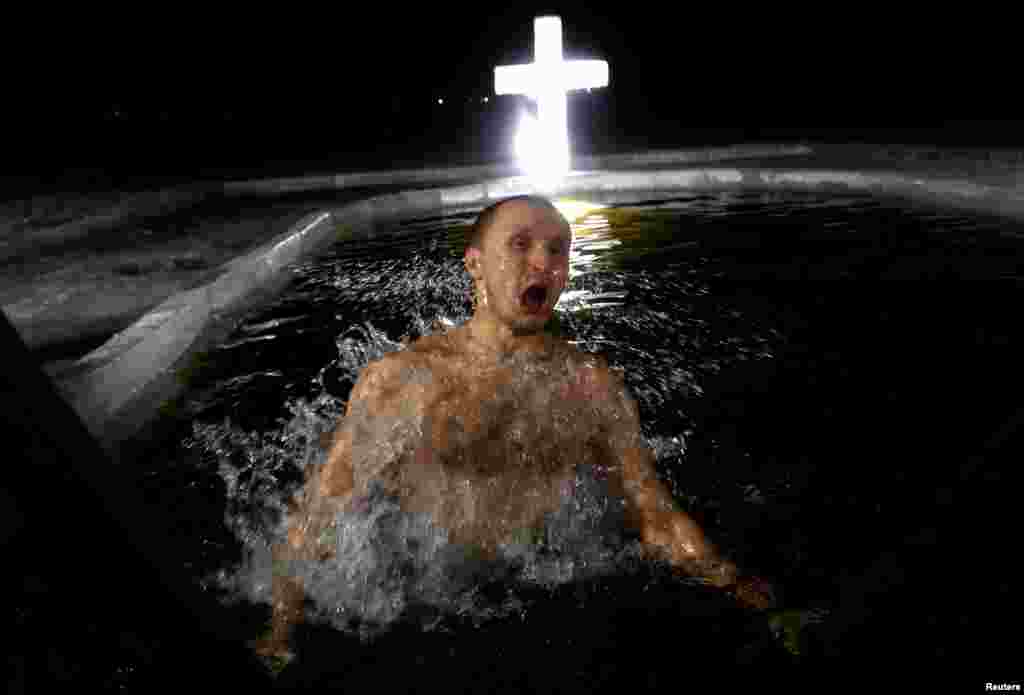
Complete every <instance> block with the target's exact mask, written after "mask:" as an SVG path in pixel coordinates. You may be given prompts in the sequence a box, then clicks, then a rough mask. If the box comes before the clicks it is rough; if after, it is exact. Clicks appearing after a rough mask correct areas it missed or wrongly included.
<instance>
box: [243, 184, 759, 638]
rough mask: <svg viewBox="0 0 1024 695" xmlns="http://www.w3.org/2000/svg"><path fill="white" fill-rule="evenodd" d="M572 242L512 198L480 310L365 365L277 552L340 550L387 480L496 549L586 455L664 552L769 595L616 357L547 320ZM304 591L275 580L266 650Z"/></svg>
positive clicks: (554, 498)
mask: <svg viewBox="0 0 1024 695" xmlns="http://www.w3.org/2000/svg"><path fill="white" fill-rule="evenodd" d="M570 240H571V237H570V236H569V230H568V226H567V225H566V224H565V222H564V220H563V219H562V218H561V217H560V216H559V215H557V213H554V212H553V211H551V210H548V209H546V208H535V207H533V206H530V205H528V204H526V203H525V202H514V203H508V204H506V205H504V206H502V208H500V210H499V213H498V216H497V217H496V219H495V222H494V225H493V227H492V228H491V229H490V231H489V233H488V235H487V237H486V239H485V241H484V243H483V249H482V250H479V251H478V250H477V249H469V250H467V252H466V258H465V262H466V268H467V270H468V271H469V273H470V275H471V276H472V278H473V280H474V285H475V292H476V302H475V304H476V310H475V312H474V315H473V317H472V319H470V320H469V321H467V322H466V323H465V324H463V325H461V326H459V327H457V328H454V329H452V330H449V331H447V332H445V333H442V334H435V335H432V336H428V337H425V338H422V339H420V340H418V341H416V342H414V343H412V344H411V345H409V346H408V347H407V349H405V350H403V351H400V352H395V353H390V354H388V355H386V356H385V357H384V358H382V359H380V360H378V361H376V362H373V363H371V364H370V365H368V366H367V367H366V369H365V370H364V371H363V372H362V374H361V375H360V377H359V379H358V381H357V383H356V385H355V387H354V388H353V391H352V394H351V397H350V399H349V403H348V408H347V411H346V414H345V417H344V418H343V419H342V421H341V423H340V424H339V426H338V428H337V429H336V430H335V432H334V433H333V435H332V436H331V437H330V439H329V442H328V443H327V444H328V447H329V448H328V455H327V458H326V461H325V463H324V464H323V466H322V467H321V468H320V469H319V470H317V471H316V472H315V473H314V474H313V475H311V476H310V478H309V480H308V481H307V483H306V485H305V487H304V489H303V490H302V491H301V492H300V494H299V496H298V497H297V499H296V513H295V514H294V515H292V517H291V518H290V520H289V530H288V541H287V543H284V544H281V545H280V546H278V547H277V548H275V550H274V552H275V556H276V558H277V559H278V560H288V559H307V560H311V559H318V560H325V559H328V558H330V557H331V556H332V555H333V552H334V549H333V545H332V543H331V542H330V539H331V538H332V537H333V536H332V535H331V534H325V533H323V531H324V530H325V529H326V528H328V527H329V526H330V525H331V524H332V523H333V521H334V519H335V515H336V513H337V512H338V511H339V510H343V509H346V508H347V507H348V506H349V505H351V504H353V503H355V502H356V501H357V500H359V499H360V497H361V496H362V495H363V494H365V492H366V491H367V487H368V485H369V483H370V481H374V480H376V481H382V482H383V483H384V485H385V487H386V488H387V489H388V490H389V491H390V492H392V493H394V494H396V495H397V496H398V498H399V500H400V504H401V506H402V508H403V511H409V512H426V513H428V514H430V515H431V518H432V519H433V521H434V523H436V524H438V525H440V526H442V527H444V528H445V529H446V530H447V532H448V534H449V539H450V540H451V541H452V542H459V543H468V544H472V545H474V546H476V547H478V548H480V549H482V550H483V552H485V553H487V554H493V553H497V552H499V548H500V546H501V544H502V543H503V542H507V541H509V540H511V538H512V536H513V535H514V534H516V533H521V532H522V530H523V529H536V528H538V527H539V525H541V524H542V523H543V520H544V517H545V514H547V513H550V512H554V511H555V510H556V509H557V508H558V507H559V505H560V504H562V503H563V501H564V500H565V499H566V496H567V495H568V494H569V492H570V491H571V489H572V483H573V480H574V477H575V472H576V468H577V466H579V465H583V464H589V465H591V466H593V467H594V468H595V470H598V471H599V472H600V475H601V476H602V477H603V478H604V479H605V480H606V482H607V484H608V486H609V490H610V491H611V492H612V493H613V494H614V495H616V496H617V497H618V498H620V499H621V500H622V501H623V502H624V504H625V510H626V518H627V521H628V523H629V524H630V525H631V526H633V527H634V530H635V531H636V532H637V533H638V535H639V537H640V539H641V541H642V542H643V543H644V545H645V547H646V548H647V549H649V550H650V552H651V554H652V555H653V556H659V557H661V558H663V559H666V560H667V561H669V562H670V563H671V564H673V565H674V566H676V567H678V568H679V569H680V570H681V571H682V572H684V573H685V574H687V575H690V576H697V577H701V578H704V579H705V580H706V581H708V582H709V583H711V584H713V585H715V586H718V587H722V588H726V587H730V588H734V589H736V590H737V596H738V597H739V599H740V600H741V601H742V602H744V603H746V604H748V605H751V606H753V607H758V608H763V607H767V606H768V605H769V604H770V603H771V600H770V596H769V594H768V593H767V592H766V591H764V590H760V589H757V588H756V587H757V585H756V584H752V583H749V582H741V583H740V584H739V585H737V575H738V572H737V568H736V566H735V565H734V564H732V563H731V562H729V561H727V560H725V559H724V558H722V557H721V556H720V555H719V553H718V552H717V550H716V549H715V548H714V546H713V545H712V544H711V543H710V542H709V541H708V539H707V538H706V537H705V535H704V533H703V532H702V531H701V529H700V527H699V526H698V525H697V524H696V523H695V522H694V521H693V520H692V519H691V518H690V517H689V516H688V515H686V514H685V512H683V511H682V510H681V509H680V508H679V507H678V505H676V503H675V502H674V500H673V498H672V496H671V493H670V492H669V491H668V489H667V488H666V486H665V485H664V484H663V483H662V482H661V481H659V480H658V478H657V476H656V474H655V469H654V465H653V463H654V462H653V456H652V455H651V452H650V451H649V450H648V449H647V448H646V446H645V445H644V443H643V439H642V436H641V433H640V427H639V418H638V411H637V407H636V403H635V401H634V400H633V399H632V398H631V397H630V395H629V393H628V390H627V389H626V387H625V385H624V383H623V381H622V379H621V377H619V376H618V375H617V374H616V373H615V372H613V371H612V370H610V369H609V368H608V365H607V363H606V361H605V360H604V359H603V358H601V357H599V356H595V355H589V354H585V353H581V352H580V351H578V350H576V349H575V348H574V347H573V346H571V345H569V344H568V343H567V342H565V341H564V340H561V339H557V338H555V337H553V336H551V335H549V334H546V333H544V332H543V326H544V325H545V323H546V322H547V321H548V319H549V318H550V317H551V311H552V309H553V307H554V305H555V304H556V302H557V300H558V296H559V295H560V294H561V292H562V290H563V289H564V287H565V282H566V277H567V274H568V252H569V243H570ZM535 284H540V285H543V286H545V288H546V293H545V296H544V300H543V302H542V303H541V304H540V305H539V306H538V305H537V304H536V303H533V304H531V303H529V302H527V301H526V300H525V297H524V292H525V290H526V288H527V287H529V286H531V285H535ZM321 539H324V540H323V541H321ZM302 600H303V592H302V587H301V586H300V585H299V583H298V581H297V580H295V579H292V578H289V577H275V583H274V607H273V608H274V618H273V624H272V630H271V633H270V634H269V635H268V636H267V637H266V639H265V640H263V642H262V643H261V644H259V645H258V649H259V650H260V651H261V652H262V653H264V654H280V653H282V652H283V651H285V650H286V647H287V643H288V640H289V637H290V634H291V629H292V626H293V625H294V624H295V623H296V622H297V621H299V620H300V619H301V612H302V609H301V607H302Z"/></svg>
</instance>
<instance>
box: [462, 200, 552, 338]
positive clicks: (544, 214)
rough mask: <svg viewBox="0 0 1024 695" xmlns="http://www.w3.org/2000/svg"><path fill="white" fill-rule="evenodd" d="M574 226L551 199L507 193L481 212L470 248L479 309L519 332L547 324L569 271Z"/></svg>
mask: <svg viewBox="0 0 1024 695" xmlns="http://www.w3.org/2000/svg"><path fill="white" fill-rule="evenodd" d="M571 245H572V231H571V229H570V227H569V223H568V222H567V221H566V220H565V218H564V217H562V214H561V213H560V212H559V211H558V208H556V207H555V206H554V205H553V204H552V203H551V201H549V200H547V199H546V198H542V197H540V196H516V197H514V198H506V199H505V200H502V201H499V202H497V203H495V204H494V205H491V206H490V207H488V208H486V209H485V210H483V211H482V212H481V213H480V215H479V216H478V217H477V220H476V223H475V224H474V225H473V229H472V232H471V233H470V239H469V245H468V246H467V248H466V253H465V264H466V270H467V271H468V272H469V274H470V276H471V277H472V278H473V284H474V291H475V293H476V298H477V302H476V311H477V313H483V314H485V315H486V316H487V317H488V318H491V319H494V320H496V321H498V322H499V323H503V324H507V325H509V326H511V327H512V329H513V331H514V332H516V333H535V332H537V331H539V330H541V329H542V328H543V327H544V324H545V323H546V322H547V320H548V319H549V318H550V317H551V311H552V309H553V308H554V306H555V303H556V302H557V301H558V298H559V296H560V295H561V294H562V290H564V289H565V283H566V281H567V279H568V275H569V250H570V247H571Z"/></svg>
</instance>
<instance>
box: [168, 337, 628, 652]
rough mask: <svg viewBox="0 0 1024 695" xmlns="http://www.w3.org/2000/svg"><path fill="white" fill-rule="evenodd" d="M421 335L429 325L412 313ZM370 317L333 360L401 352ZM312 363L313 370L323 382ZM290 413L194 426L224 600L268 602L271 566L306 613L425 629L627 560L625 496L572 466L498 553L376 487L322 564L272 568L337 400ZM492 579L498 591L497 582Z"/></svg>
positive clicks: (360, 363)
mask: <svg viewBox="0 0 1024 695" xmlns="http://www.w3.org/2000/svg"><path fill="white" fill-rule="evenodd" d="M418 326H419V329H420V332H421V335H425V334H427V332H428V331H429V330H430V328H429V326H428V325H427V324H426V322H423V321H420V322H419V324H418ZM402 347H403V346H402V344H401V343H396V342H394V341H390V340H388V338H387V337H386V336H385V334H384V333H383V332H381V331H378V330H377V329H375V328H374V327H373V326H372V324H369V323H367V324H365V325H364V326H360V327H356V328H355V329H353V330H352V331H350V332H349V334H347V335H344V336H342V337H341V338H339V340H338V354H339V360H338V364H336V365H334V366H336V367H340V368H341V369H342V370H343V371H344V372H345V373H348V374H352V375H355V374H358V373H359V372H360V371H361V370H362V368H363V367H364V366H365V365H366V364H367V363H368V362H370V361H372V360H375V359H378V358H379V357H380V356H382V355H383V354H384V353H385V352H391V351H393V350H399V349H402ZM325 370H326V368H325V369H324V370H321V372H320V374H319V375H318V377H317V380H318V381H319V383H321V384H322V383H323V374H324V372H325ZM286 407H287V409H288V411H289V412H290V414H291V417H290V418H284V419H281V420H279V423H280V424H281V428H280V429H279V430H277V431H271V432H264V433H247V432H244V431H242V430H241V429H240V428H239V427H237V426H235V425H232V423H231V421H230V419H227V420H225V422H224V423H223V424H220V425H210V424H199V423H194V424H193V434H192V436H191V437H190V438H189V439H188V440H187V442H186V446H187V447H188V448H199V449H201V450H203V451H204V452H205V453H206V454H207V455H208V456H212V457H214V458H215V459H216V465H217V469H218V472H219V474H220V477H221V478H222V479H223V480H224V482H225V485H226V498H227V506H226V512H225V519H224V521H225V523H226V525H227V526H228V528H230V529H231V531H232V532H233V534H234V535H235V537H236V538H237V539H238V540H239V541H240V542H241V543H242V545H243V547H244V550H245V552H244V557H243V560H242V561H241V563H239V564H238V565H237V566H235V567H232V568H230V569H222V570H220V571H219V572H217V573H215V575H213V576H211V577H208V578H207V580H206V581H205V583H207V584H213V585H216V586H218V587H220V588H221V589H222V590H225V591H226V592H227V593H228V596H229V598H228V600H229V601H237V600H243V599H244V600H249V601H252V602H257V603H265V604H269V603H270V601H271V589H272V586H273V579H274V574H275V572H278V573H281V572H285V573H287V574H290V575H291V576H295V577H298V578H300V579H301V580H302V583H303V586H304V588H305V591H306V594H307V596H308V598H309V599H311V601H312V604H313V605H312V608H311V609H310V612H309V615H308V616H307V617H308V618H310V619H312V620H314V621H320V622H327V623H329V624H331V625H332V626H333V627H335V628H336V629H339V630H342V631H345V632H349V633H354V634H358V635H359V636H360V637H362V638H364V639H365V638H369V637H372V636H374V635H375V634H379V633H380V632H382V631H386V630H387V629H389V626H391V625H392V624H394V623H395V622H396V621H399V620H402V619H403V618H405V617H408V616H411V615H415V616H418V618H417V619H418V620H419V622H420V624H421V625H422V627H424V628H425V629H432V628H433V626H435V625H437V624H438V621H439V619H440V617H442V616H444V615H450V616H462V617H469V618H471V619H472V620H473V621H474V622H475V623H476V622H479V621H486V620H490V619H496V618H504V617H508V616H509V615H515V614H520V613H521V612H522V611H523V610H525V607H526V605H527V602H526V601H524V600H523V599H522V598H521V597H520V596H518V595H517V591H516V590H517V588H524V587H529V588H538V587H539V588H542V589H548V590H552V589H554V587H556V586H558V585H561V584H566V583H569V582H574V581H578V580H582V579H588V578H593V577H596V576H601V575H605V574H609V573H613V572H621V571H622V570H623V569H624V568H628V567H632V566H636V563H637V561H639V559H640V557H641V550H640V545H639V543H638V542H636V541H632V542H626V539H625V538H624V537H623V533H622V531H621V529H623V528H624V523H623V518H622V511H623V501H622V500H621V499H616V498H615V497H614V496H613V495H612V494H611V493H610V492H609V490H608V489H607V488H606V485H605V483H604V482H603V481H602V480H601V476H600V475H599V474H598V472H597V471H596V470H595V468H594V467H593V466H590V465H589V464H588V465H585V466H583V465H581V466H578V467H577V473H576V476H575V480H574V482H573V485H572V488H571V490H566V492H565V494H564V498H563V504H562V505H561V507H560V508H559V509H558V510H557V512H555V513H553V514H548V515H547V518H546V522H545V523H544V524H543V525H542V528H540V529H522V530H521V531H520V532H518V533H514V534H513V536H512V539H511V540H510V541H509V542H507V543H506V544H504V545H502V546H501V547H500V552H499V553H498V555H497V557H484V556H483V554H482V553H481V552H480V551H479V550H478V549H476V548H474V547H472V546H468V545H464V544H459V543H454V542H452V541H451V540H450V539H449V534H448V531H447V530H446V529H445V528H443V527H440V526H438V525H435V524H434V523H433V522H432V520H431V518H430V516H429V515H427V514H423V513H409V512H405V511H403V510H402V509H401V507H400V505H399V504H398V500H397V499H396V498H395V497H394V496H390V495H388V494H387V493H386V492H385V490H384V488H383V486H381V485H380V484H376V483H375V484H371V486H370V488H369V492H368V493H367V494H366V495H364V496H363V497H361V498H360V499H358V500H356V503H355V504H352V505H351V506H350V507H349V508H347V509H346V510H342V511H338V512H337V513H336V514H335V517H334V524H332V525H331V526H330V531H329V532H330V533H331V534H332V537H331V538H329V539H328V543H329V544H330V545H331V546H332V547H333V548H334V550H335V553H334V554H333V557H331V558H330V559H328V560H325V561H312V560H311V561H305V562H300V561H292V562H290V563H288V564H287V566H282V565H278V566H275V564H274V562H273V559H272V554H271V548H272V547H273V545H274V544H276V543H280V542H282V541H283V540H284V538H285V534H286V521H287V514H288V507H289V505H288V500H290V499H291V498H292V497H293V496H294V495H295V494H296V493H297V492H298V491H299V489H300V487H301V485H302V481H303V480H304V479H306V478H307V477H308V475H309V474H310V473H311V472H312V471H314V470H316V469H317V468H318V467H319V466H321V465H322V464H323V463H324V461H325V459H326V451H325V450H324V449H323V447H322V446H321V443H320V442H321V436H322V435H323V434H324V433H327V432H330V431H332V430H333V429H334V428H335V427H336V426H337V421H338V419H339V417H340V416H341V414H342V412H343V410H344V408H343V404H342V403H341V401H340V400H339V399H337V398H335V397H333V396H330V395H329V394H327V393H326V392H321V393H320V394H319V395H318V396H317V397H316V398H314V400H313V401H312V402H308V401H305V400H303V399H298V400H295V401H289V402H288V403H287V404H286ZM496 588H497V589H496Z"/></svg>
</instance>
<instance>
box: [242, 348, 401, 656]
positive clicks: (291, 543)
mask: <svg viewBox="0 0 1024 695" xmlns="http://www.w3.org/2000/svg"><path fill="white" fill-rule="evenodd" d="M401 377H402V373H401V360H400V359H398V358H397V356H392V355H385V356H384V358H382V359H380V360H377V361H375V362H371V363H370V364H368V365H367V366H366V368H364V369H363V372H362V373H361V374H360V375H359V378H358V380H357V381H356V383H355V385H354V386H353V387H352V393H351V394H350V396H349V400H348V405H347V407H346V409H345V416H344V417H343V418H342V421H341V422H340V423H339V425H338V427H337V428H336V429H335V431H334V433H333V435H332V436H331V438H330V442H329V445H328V447H329V448H328V453H327V458H326V460H325V461H324V463H323V464H322V465H321V466H320V468H319V469H318V470H316V471H315V472H314V473H313V474H312V475H311V476H310V478H309V480H307V481H306V484H305V485H304V487H303V490H302V491H301V492H300V493H299V495H298V496H297V500H296V501H297V508H296V509H295V511H294V513H293V514H291V515H290V518H289V519H288V521H287V526H286V528H287V537H286V540H285V541H284V542H283V543H278V544H275V546H274V547H273V548H272V554H273V557H274V564H275V570H274V577H273V585H272V612H273V615H272V618H271V630H270V633H269V634H267V635H265V636H264V637H263V638H262V639H261V640H260V641H259V642H258V643H257V644H256V649H257V652H258V653H261V654H263V655H265V656H282V655H285V654H287V653H288V652H289V650H288V643H289V641H290V639H291V633H292V630H293V628H294V626H295V624H297V623H298V622H299V621H300V620H301V618H302V604H303V601H304V600H305V596H304V591H303V587H302V584H301V582H300V581H299V580H298V578H296V577H294V576H291V575H289V574H288V573H287V572H286V571H285V570H286V568H285V567H284V565H286V564H287V563H288V562H289V561H290V560H304V559H305V560H310V559H318V560H325V559H327V558H328V557H330V555H331V553H332V552H333V544H331V543H329V542H327V541H328V540H329V536H330V534H325V531H327V530H328V529H329V525H330V524H331V523H333V522H334V519H335V514H336V513H337V511H338V510H339V509H340V508H341V507H342V506H344V505H345V504H346V503H347V502H348V499H349V498H350V497H351V495H352V492H353V490H354V487H355V478H356V476H355V471H354V467H353V450H354V449H357V448H361V447H365V446H366V445H367V442H366V441H365V440H367V439H370V438H373V432H374V430H375V429H377V428H376V427H375V424H376V423H375V422H374V421H375V420H376V419H377V418H379V417H380V416H381V415H385V416H386V414H387V413H386V411H388V410H390V408H389V407H388V405H387V404H388V402H389V401H391V400H392V399H391V396H392V395H393V394H394V392H395V390H396V389H397V388H398V385H399V384H400V380H401Z"/></svg>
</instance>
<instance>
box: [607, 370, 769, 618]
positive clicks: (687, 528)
mask: <svg viewBox="0 0 1024 695" xmlns="http://www.w3.org/2000/svg"><path fill="white" fill-rule="evenodd" d="M590 378H591V379H592V382H591V388H590V389H588V390H590V391H591V393H592V395H593V402H594V403H595V405H597V406H598V407H599V409H600V410H602V411H603V413H602V415H603V417H602V421H603V422H604V423H605V431H606V437H607V439H606V446H607V448H608V450H609V453H610V455H611V460H612V461H614V462H616V463H617V464H618V465H619V467H620V471H621V475H622V482H623V487H624V491H625V497H626V504H627V508H628V511H629V516H630V518H631V521H632V523H633V524H634V525H635V527H636V528H637V530H638V531H639V532H640V537H641V540H642V541H643V543H644V544H645V545H646V546H648V547H649V548H650V549H651V550H652V551H654V553H655V554H657V555H660V556H661V557H663V558H664V559H666V560H668V562H669V563H670V564H672V565H673V566H674V567H678V568H680V569H681V570H683V571H684V572H686V574H688V575H690V576H693V577H699V578H701V579H703V580H705V581H706V582H708V583H709V584H711V585H713V586H716V587H719V588H721V589H725V590H728V591H732V592H735V593H736V595H737V597H738V598H739V600H740V601H741V602H743V603H745V604H747V605H750V606H752V607H755V608H768V607H771V606H772V604H773V603H774V597H773V596H772V594H771V589H770V586H769V585H767V583H766V582H764V581H763V580H759V579H756V578H752V577H750V578H742V579H741V577H740V572H739V570H738V568H737V567H736V565H735V564H734V563H732V562H730V561H729V560H727V559H725V558H724V557H723V556H722V555H721V554H720V553H719V551H718V549H717V548H716V547H715V545H714V544H713V543H712V542H711V541H710V540H709V539H708V538H707V536H706V535H705V534H704V531H703V530H702V529H701V528H700V526H699V525H698V524H697V522H696V521H694V520H693V518H692V517H690V515H688V514H687V513H686V512H685V511H683V510H682V509H681V508H680V507H679V505H678V504H677V503H676V501H675V499H674V498H673V497H672V493H671V491H670V490H669V489H668V486H666V485H665V483H663V482H662V481H661V480H659V479H658V475H657V472H656V470H655V467H654V456H653V453H652V452H651V450H650V449H649V448H648V447H647V446H646V444H645V442H644V440H643V435H642V433H641V431H640V417H639V410H638V408H637V405H636V402H635V401H634V400H633V398H632V397H631V396H630V395H629V392H628V390H627V389H626V386H625V384H624V382H623V381H622V379H621V377H619V376H618V375H617V374H615V373H614V372H612V371H611V370H610V369H608V367H607V364H606V363H605V362H604V361H603V360H601V361H600V362H599V363H598V365H597V366H596V368H595V369H594V370H593V371H592V372H591V376H590Z"/></svg>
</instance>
